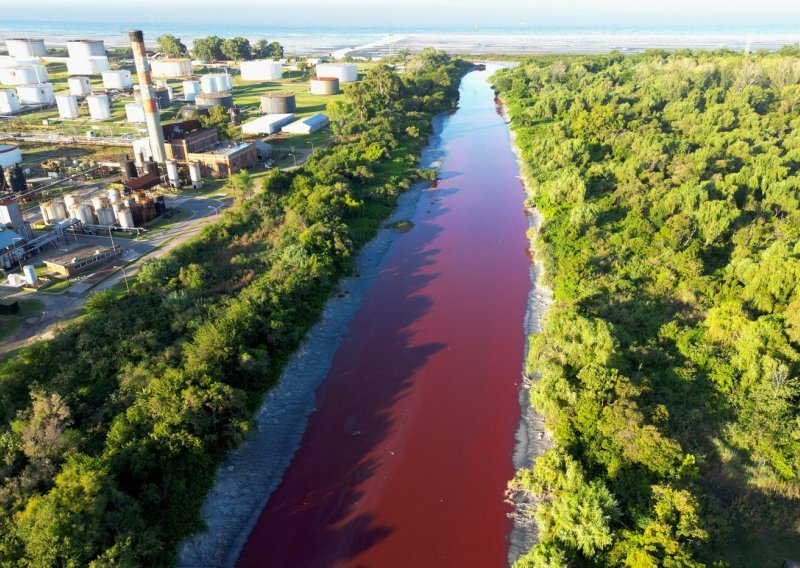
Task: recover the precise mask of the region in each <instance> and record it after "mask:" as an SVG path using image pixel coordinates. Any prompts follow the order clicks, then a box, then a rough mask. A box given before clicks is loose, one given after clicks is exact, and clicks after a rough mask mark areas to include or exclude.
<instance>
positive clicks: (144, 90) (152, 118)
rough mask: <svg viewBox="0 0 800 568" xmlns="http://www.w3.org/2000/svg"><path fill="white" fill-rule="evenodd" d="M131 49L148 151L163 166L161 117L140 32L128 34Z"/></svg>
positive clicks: (163, 151)
mask: <svg viewBox="0 0 800 568" xmlns="http://www.w3.org/2000/svg"><path fill="white" fill-rule="evenodd" d="M128 37H129V38H130V40H131V47H132V48H133V61H134V62H135V63H136V73H137V75H138V76H139V92H140V93H141V94H142V107H143V108H144V118H145V122H146V123H147V132H148V133H149V135H150V150H151V151H152V152H153V159H154V160H155V161H156V162H158V163H160V164H163V163H164V162H165V161H166V159H167V152H166V150H165V149H164V132H163V131H162V130H161V115H160V114H159V113H158V105H157V104H156V95H155V91H154V90H153V80H152V79H151V78H150V64H149V63H148V62H147V52H146V51H145V49H144V35H143V34H142V30H133V31H130V32H128Z"/></svg>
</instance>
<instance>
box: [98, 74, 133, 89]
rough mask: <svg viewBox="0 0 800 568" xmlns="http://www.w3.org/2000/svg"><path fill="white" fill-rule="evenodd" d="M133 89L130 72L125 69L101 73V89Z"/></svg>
mask: <svg viewBox="0 0 800 568" xmlns="http://www.w3.org/2000/svg"><path fill="white" fill-rule="evenodd" d="M131 87H133V78H132V77H131V72H130V71H128V70H126V69H120V70H119V71H104V72H103V88H105V89H130V88H131Z"/></svg>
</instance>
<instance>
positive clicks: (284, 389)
mask: <svg viewBox="0 0 800 568" xmlns="http://www.w3.org/2000/svg"><path fill="white" fill-rule="evenodd" d="M445 118H446V116H444V115H443V116H438V117H436V118H434V121H433V131H434V133H433V135H432V136H431V137H430V138H429V142H428V146H427V147H426V148H425V149H424V150H423V151H422V154H421V158H420V167H422V168H431V169H437V168H438V167H439V166H440V164H441V159H442V156H443V154H442V152H443V150H442V148H441V144H440V136H439V135H440V133H441V131H442V126H443V123H444V120H445ZM430 187H431V184H430V183H427V182H423V183H417V184H415V185H413V186H412V187H411V189H409V190H408V191H407V192H405V193H404V194H403V195H401V196H400V198H399V199H398V202H397V206H396V207H395V210H394V212H393V213H392V215H391V216H390V217H389V218H388V219H387V220H386V221H385V222H384V227H385V228H383V229H382V230H381V231H380V232H379V233H378V235H377V236H376V237H375V238H374V239H373V240H372V241H370V242H369V243H368V244H366V245H365V246H364V247H363V248H362V249H361V251H360V253H359V254H358V257H357V259H356V263H355V272H354V275H353V276H350V277H348V278H346V279H344V280H342V282H341V283H340V285H339V293H338V294H335V295H333V296H332V297H331V298H330V299H329V300H328V301H327V303H326V304H325V308H324V310H323V312H322V315H321V317H320V320H319V321H318V322H317V323H316V324H315V325H314V326H313V327H312V329H311V330H310V331H309V333H308V335H307V336H306V339H305V341H304V342H303V344H302V345H301V346H300V347H299V348H298V349H297V351H296V352H295V353H294V355H293V356H292V357H291V359H290V361H289V363H288V364H287V366H286V368H285V370H284V372H283V375H282V376H281V380H280V383H279V384H278V386H276V387H275V388H274V389H273V390H272V391H270V393H269V394H268V395H267V397H266V399H265V402H264V404H263V405H262V407H261V409H260V410H259V411H258V412H257V414H256V416H255V422H256V424H257V425H258V429H257V430H256V431H255V432H254V433H253V434H252V435H251V436H250V437H249V438H248V439H247V440H246V441H245V442H244V443H243V444H242V446H241V447H240V448H239V449H238V450H237V451H235V452H233V453H232V454H231V455H230V456H229V457H228V458H227V459H226V460H225V462H224V463H223V464H222V465H221V466H220V468H219V469H218V471H217V475H216V482H215V485H214V489H213V490H212V491H211V492H210V493H209V495H208V498H207V499H206V502H205V504H204V506H203V509H202V517H203V519H204V521H205V523H206V525H207V527H208V530H206V531H204V532H201V533H198V534H195V535H194V536H193V537H191V538H189V539H187V540H186V541H185V542H184V544H183V546H182V547H181V550H180V552H179V555H178V559H177V562H176V565H177V566H178V567H183V568H203V567H209V568H211V567H219V566H225V567H229V566H234V565H235V563H236V560H237V558H238V557H239V554H240V552H241V549H242V547H243V546H244V543H245V542H246V540H247V538H248V536H249V535H250V532H251V530H252V529H253V527H254V525H255V523H256V521H257V520H258V517H259V515H260V514H261V511H262V510H263V509H264V507H265V506H266V503H267V501H268V500H269V498H270V496H271V495H272V493H273V492H274V491H275V489H276V488H277V487H278V485H280V483H281V481H282V479H283V475H284V472H285V471H286V469H287V467H288V466H289V464H290V463H291V460H292V458H293V456H294V455H295V453H296V452H297V449H298V448H299V447H300V443H301V441H302V439H303V434H304V432H305V430H306V425H307V423H308V417H309V415H310V414H311V413H313V412H315V411H316V408H315V395H314V392H315V390H316V388H317V387H318V386H319V385H320V384H321V383H322V382H323V381H324V380H325V377H326V376H327V375H328V371H329V370H330V367H331V363H332V361H333V356H334V354H335V353H336V351H337V349H338V347H339V345H340V343H341V339H342V336H343V335H344V334H346V333H347V330H348V324H349V322H350V321H351V320H352V318H353V316H354V315H355V314H356V313H357V312H358V310H359V308H360V307H361V304H362V302H363V300H364V298H365V296H366V294H367V292H368V291H369V290H370V288H371V287H372V285H373V283H374V282H375V280H376V278H377V277H378V274H379V273H380V270H381V267H382V265H383V263H384V261H385V259H386V255H387V253H388V251H389V249H390V247H391V245H392V243H394V241H395V240H396V239H397V238H399V237H400V235H401V234H402V232H401V231H398V230H397V229H395V228H392V225H394V224H395V223H398V222H400V221H406V220H407V219H409V218H410V217H412V216H413V215H414V212H415V211H416V209H417V206H418V204H419V202H420V199H421V197H422V196H423V195H424V194H425V192H426V191H427V190H428V189H430Z"/></svg>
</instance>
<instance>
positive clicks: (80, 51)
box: [67, 39, 106, 58]
mask: <svg viewBox="0 0 800 568" xmlns="http://www.w3.org/2000/svg"><path fill="white" fill-rule="evenodd" d="M67 54H68V55H69V57H75V58H86V57H92V56H104V55H105V54H106V46H105V44H104V43H103V40H101V39H75V40H71V41H68V42H67Z"/></svg>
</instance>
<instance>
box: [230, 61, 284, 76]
mask: <svg viewBox="0 0 800 568" xmlns="http://www.w3.org/2000/svg"><path fill="white" fill-rule="evenodd" d="M240 70H241V73H242V81H273V80H275V79H281V78H282V77H283V73H282V72H281V64H280V63H279V62H277V61H272V60H269V59H260V60H256V61H242V64H241V67H240Z"/></svg>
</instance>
